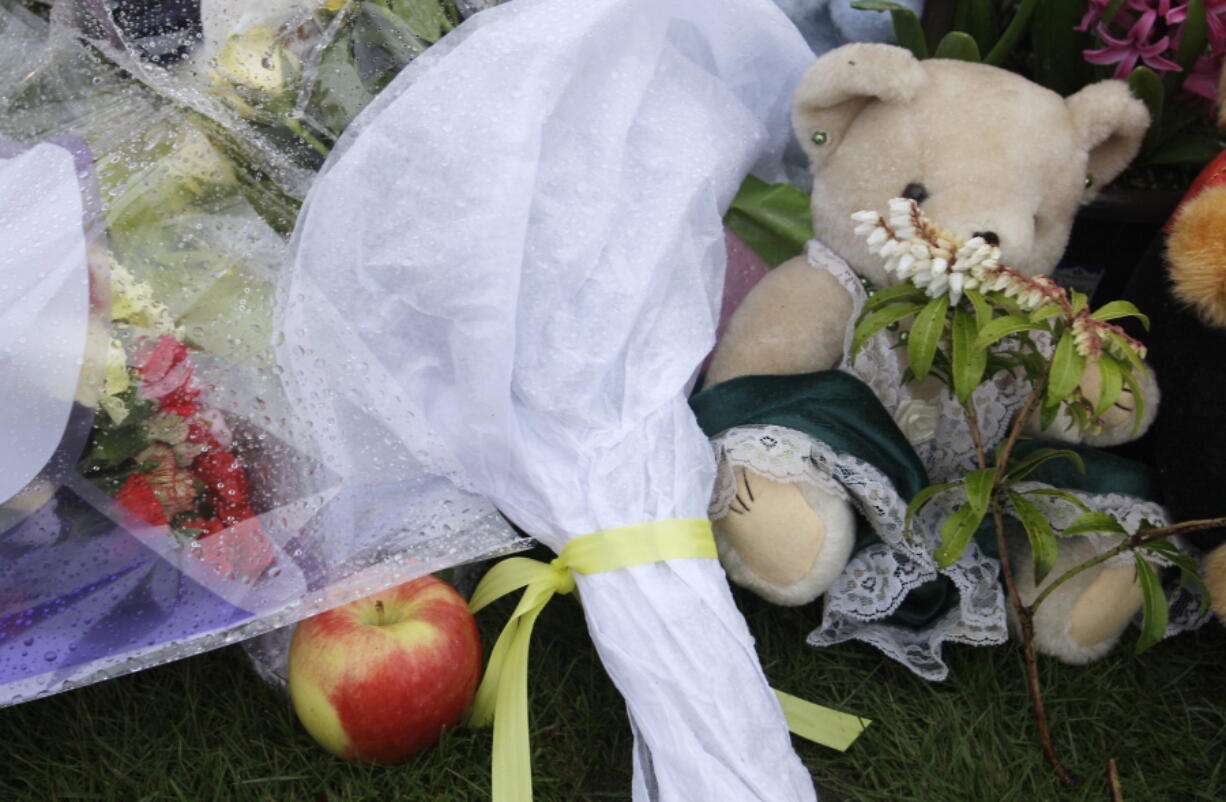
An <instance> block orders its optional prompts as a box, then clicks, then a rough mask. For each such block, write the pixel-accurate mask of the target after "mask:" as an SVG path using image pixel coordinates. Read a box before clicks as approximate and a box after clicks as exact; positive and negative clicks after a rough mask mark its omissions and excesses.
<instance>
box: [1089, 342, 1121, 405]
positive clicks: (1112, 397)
mask: <svg viewBox="0 0 1226 802" xmlns="http://www.w3.org/2000/svg"><path fill="white" fill-rule="evenodd" d="M1095 364H1096V365H1097V366H1098V375H1099V396H1098V403H1096V404H1095V405H1094V414H1095V415H1101V414H1103V413H1104V412H1106V411H1107V410H1108V409H1110V408H1111V405H1112V404H1114V403H1115V401H1116V399H1118V398H1119V397H1120V393H1121V392H1122V391H1123V389H1124V374H1123V368H1122V367H1120V363H1119V362H1117V361H1116V359H1115V357H1113V356H1111V355H1110V354H1103V355H1102V356H1100V357H1099V358H1098V359H1097V360H1095Z"/></svg>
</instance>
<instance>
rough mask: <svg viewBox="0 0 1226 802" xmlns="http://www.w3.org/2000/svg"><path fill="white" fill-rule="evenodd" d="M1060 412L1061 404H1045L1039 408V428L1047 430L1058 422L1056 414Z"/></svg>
mask: <svg viewBox="0 0 1226 802" xmlns="http://www.w3.org/2000/svg"><path fill="white" fill-rule="evenodd" d="M1059 414H1060V405H1059V404H1044V405H1043V406H1042V407H1041V408H1040V409H1039V429H1040V430H1042V431H1047V430H1048V429H1050V428H1051V425H1052V424H1053V423H1055V422H1056V416H1057V415H1059Z"/></svg>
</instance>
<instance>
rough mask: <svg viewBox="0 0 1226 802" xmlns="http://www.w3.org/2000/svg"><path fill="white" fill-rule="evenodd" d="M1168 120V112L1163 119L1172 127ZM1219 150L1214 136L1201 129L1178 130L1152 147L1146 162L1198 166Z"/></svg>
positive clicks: (1169, 116) (1210, 158)
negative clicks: (1152, 149)
mask: <svg viewBox="0 0 1226 802" xmlns="http://www.w3.org/2000/svg"><path fill="white" fill-rule="evenodd" d="M1170 120H1171V115H1169V114H1168V115H1167V118H1166V120H1164V122H1165V123H1166V124H1167V127H1173V124H1172V123H1171V121H1170ZM1221 151H1222V145H1221V143H1220V142H1219V141H1218V140H1217V138H1216V137H1213V136H1210V135H1208V134H1206V133H1204V132H1202V131H1178V132H1176V133H1175V134H1174V135H1173V136H1171V137H1169V138H1167V139H1164V140H1163V141H1162V143H1161V144H1159V145H1158V146H1157V147H1155V148H1154V151H1153V153H1151V154H1150V155H1149V158H1148V159H1147V163H1148V164H1161V165H1171V166H1175V167H1184V166H1190V167H1200V166H1201V165H1203V164H1205V163H1207V162H1209V161H1211V160H1212V159H1213V157H1214V156H1216V155H1217V154H1218V153H1221Z"/></svg>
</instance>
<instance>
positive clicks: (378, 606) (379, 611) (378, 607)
mask: <svg viewBox="0 0 1226 802" xmlns="http://www.w3.org/2000/svg"><path fill="white" fill-rule="evenodd" d="M375 616H376V617H377V618H378V625H379V626H383V600H382V599H376V600H375Z"/></svg>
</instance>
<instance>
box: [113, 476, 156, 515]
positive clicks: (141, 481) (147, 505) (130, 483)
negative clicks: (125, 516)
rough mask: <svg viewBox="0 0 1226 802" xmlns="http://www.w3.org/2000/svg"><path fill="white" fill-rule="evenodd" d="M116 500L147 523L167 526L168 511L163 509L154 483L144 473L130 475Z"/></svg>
mask: <svg viewBox="0 0 1226 802" xmlns="http://www.w3.org/2000/svg"><path fill="white" fill-rule="evenodd" d="M115 501H117V502H119V505H120V506H121V507H123V508H124V509H126V510H128V511H129V512H131V513H132V514H133V515H135V516H136V517H137V518H140V519H141V520H142V521H144V522H145V523H149V524H153V525H154V526H165V525H166V524H168V523H169V521H168V520H167V518H166V511H165V510H163V509H162V505H161V503H160V502H159V501H158V499H157V495H156V494H155V493H154V492H153V483H152V482H150V481H149V477H148V476H145V475H144V474H140V473H136V474H132V475H131V476H129V477H128V479H127V481H125V482H124V483H123V487H121V488H119V492H118V493H117V494H116V495H115Z"/></svg>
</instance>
